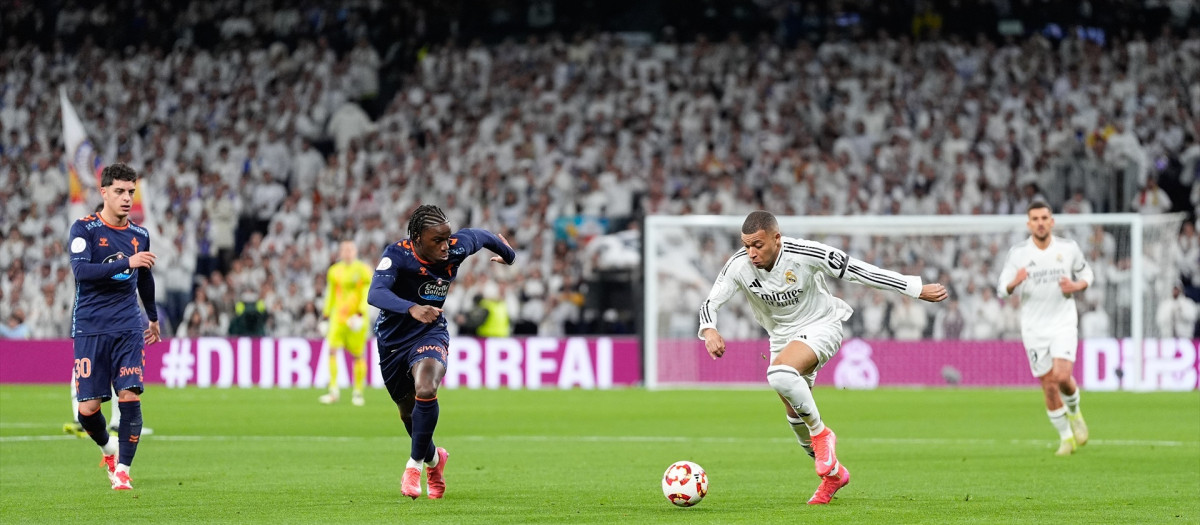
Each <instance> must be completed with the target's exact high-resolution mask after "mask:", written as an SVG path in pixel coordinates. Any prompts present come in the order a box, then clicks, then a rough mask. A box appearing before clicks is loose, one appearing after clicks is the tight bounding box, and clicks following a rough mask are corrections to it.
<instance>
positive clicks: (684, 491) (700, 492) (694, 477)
mask: <svg viewBox="0 0 1200 525" xmlns="http://www.w3.org/2000/svg"><path fill="white" fill-rule="evenodd" d="M662 489H663V496H666V497H667V501H670V502H671V503H674V504H675V505H677V506H680V507H691V506H692V505H695V504H697V503H700V500H702V499H704V496H705V495H707V494H708V474H706V473H705V472H704V469H703V468H702V467H701V466H700V465H697V464H695V463H692V462H691V461H676V462H674V463H672V464H671V466H669V467H667V471H666V472H665V473H663V479H662Z"/></svg>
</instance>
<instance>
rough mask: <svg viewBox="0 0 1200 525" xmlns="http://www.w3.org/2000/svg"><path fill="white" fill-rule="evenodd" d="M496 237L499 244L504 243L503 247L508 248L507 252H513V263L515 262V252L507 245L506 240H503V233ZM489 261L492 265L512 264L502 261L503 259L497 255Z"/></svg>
mask: <svg viewBox="0 0 1200 525" xmlns="http://www.w3.org/2000/svg"><path fill="white" fill-rule="evenodd" d="M496 237H499V238H500V242H503V243H504V245H505V246H507V247H508V249H509V251H512V252H513V261H516V259H517V258H516V254H517V252H516V250H513V249H512V245H511V244H509V243H508V239H505V238H504V234H503V233H497V234H496ZM491 261H492V262H494V263H500V264H509V265H511V264H512V262H510V261H506V260H504V257H501V256H499V255H496V256H495V257H492V259H491Z"/></svg>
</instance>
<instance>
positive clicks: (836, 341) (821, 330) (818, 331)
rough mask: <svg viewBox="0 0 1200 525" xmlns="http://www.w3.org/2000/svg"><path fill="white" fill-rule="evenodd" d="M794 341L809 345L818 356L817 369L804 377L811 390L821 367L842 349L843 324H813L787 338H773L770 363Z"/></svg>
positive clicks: (835, 322) (836, 322)
mask: <svg viewBox="0 0 1200 525" xmlns="http://www.w3.org/2000/svg"><path fill="white" fill-rule="evenodd" d="M792 341H800V342H801V343H804V344H806V345H808V347H809V348H811V349H812V351H813V353H815V354H817V366H816V368H813V371H812V373H811V374H807V375H805V376H804V380H805V381H807V382H808V386H809V388H811V387H812V386H813V382H814V381H816V380H817V372H818V371H820V370H821V367H823V366H825V363H828V362H829V360H830V359H833V356H834V355H835V354H837V353H838V350H841V349H842V322H841V321H833V322H829V323H821V324H813V325H809V326H806V327H804V328H803V329H801V330H799V331H797V332H794V333H791V334H788V335H786V336H778V337H772V338H771V360H770V362H774V361H775V356H777V355H779V352H782V351H783V348H784V347H785V346H787V345H788V343H790V342H792Z"/></svg>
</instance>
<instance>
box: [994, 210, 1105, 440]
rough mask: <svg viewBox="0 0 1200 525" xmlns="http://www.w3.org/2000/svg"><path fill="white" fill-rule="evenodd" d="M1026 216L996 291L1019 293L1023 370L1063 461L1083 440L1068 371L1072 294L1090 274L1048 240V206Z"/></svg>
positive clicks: (1075, 337) (1075, 254)
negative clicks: (1037, 387) (1037, 385)
mask: <svg viewBox="0 0 1200 525" xmlns="http://www.w3.org/2000/svg"><path fill="white" fill-rule="evenodd" d="M1026 213H1027V214H1028V216H1029V222H1028V223H1026V224H1027V225H1028V227H1029V233H1031V234H1032V235H1031V236H1030V237H1029V239H1026V240H1025V241H1024V242H1022V243H1020V244H1018V245H1016V246H1013V247H1012V249H1010V250H1009V251H1008V259H1007V260H1006V261H1005V262H1004V270H1002V271H1001V272H1000V282H999V285H998V286H997V288H996V291H997V292H998V293H999V296H1000V297H1002V298H1003V297H1008V296H1009V295H1012V294H1014V293H1020V299H1021V340H1022V342H1023V343H1024V344H1025V353H1026V354H1028V356H1029V368H1030V370H1031V371H1032V372H1033V376H1034V377H1036V378H1038V380H1039V381H1041V383H1042V393H1044V394H1045V395H1046V414H1047V415H1048V416H1050V423H1052V424H1053V425H1054V428H1055V429H1056V430H1058V436H1059V438H1060V439H1061V441H1060V442H1059V446H1058V451H1057V452H1055V453H1056V454H1058V455H1059V456H1069V455H1071V453H1073V452H1075V448H1076V447H1081V446H1083V445H1084V444H1086V443H1087V440H1088V428H1087V424H1086V423H1084V422H1083V413H1082V412H1080V411H1079V386H1078V385H1076V384H1075V378H1074V377H1072V376H1071V369H1072V368H1074V367H1075V348H1076V347H1077V346H1079V315H1078V313H1077V312H1076V310H1075V296H1074V294H1075V293H1076V292H1081V291H1083V290H1085V289H1087V287H1088V285H1089V284H1091V282H1092V268H1091V267H1090V266H1088V264H1087V261H1085V260H1083V252H1082V251H1080V249H1079V245H1078V244H1075V241H1071V240H1067V239H1064V238H1062V237H1056V236H1054V235H1052V234H1051V231H1052V230H1053V229H1054V216H1053V215H1051V214H1050V206H1048V205H1046V203H1044V202H1033V203H1031V204H1030V205H1029V208H1028V210H1027V211H1026ZM1064 405H1065V406H1064Z"/></svg>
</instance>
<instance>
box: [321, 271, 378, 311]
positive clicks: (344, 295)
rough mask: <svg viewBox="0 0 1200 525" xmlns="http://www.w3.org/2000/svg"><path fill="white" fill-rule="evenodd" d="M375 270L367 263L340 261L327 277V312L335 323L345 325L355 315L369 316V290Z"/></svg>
mask: <svg viewBox="0 0 1200 525" xmlns="http://www.w3.org/2000/svg"><path fill="white" fill-rule="evenodd" d="M373 274H374V270H372V269H371V267H370V266H368V265H367V264H366V263H364V262H362V261H359V260H355V261H354V262H351V263H344V262H341V261H338V262H336V263H333V266H330V267H329V273H327V274H326V275H325V283H326V284H325V310H324V314H325V315H326V316H329V321H330V322H333V323H345V322H346V319H349V318H350V316H352V315H354V314H359V315H362V316H364V317H365V316H366V315H367V290H368V289H370V288H371V277H372V276H373Z"/></svg>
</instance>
